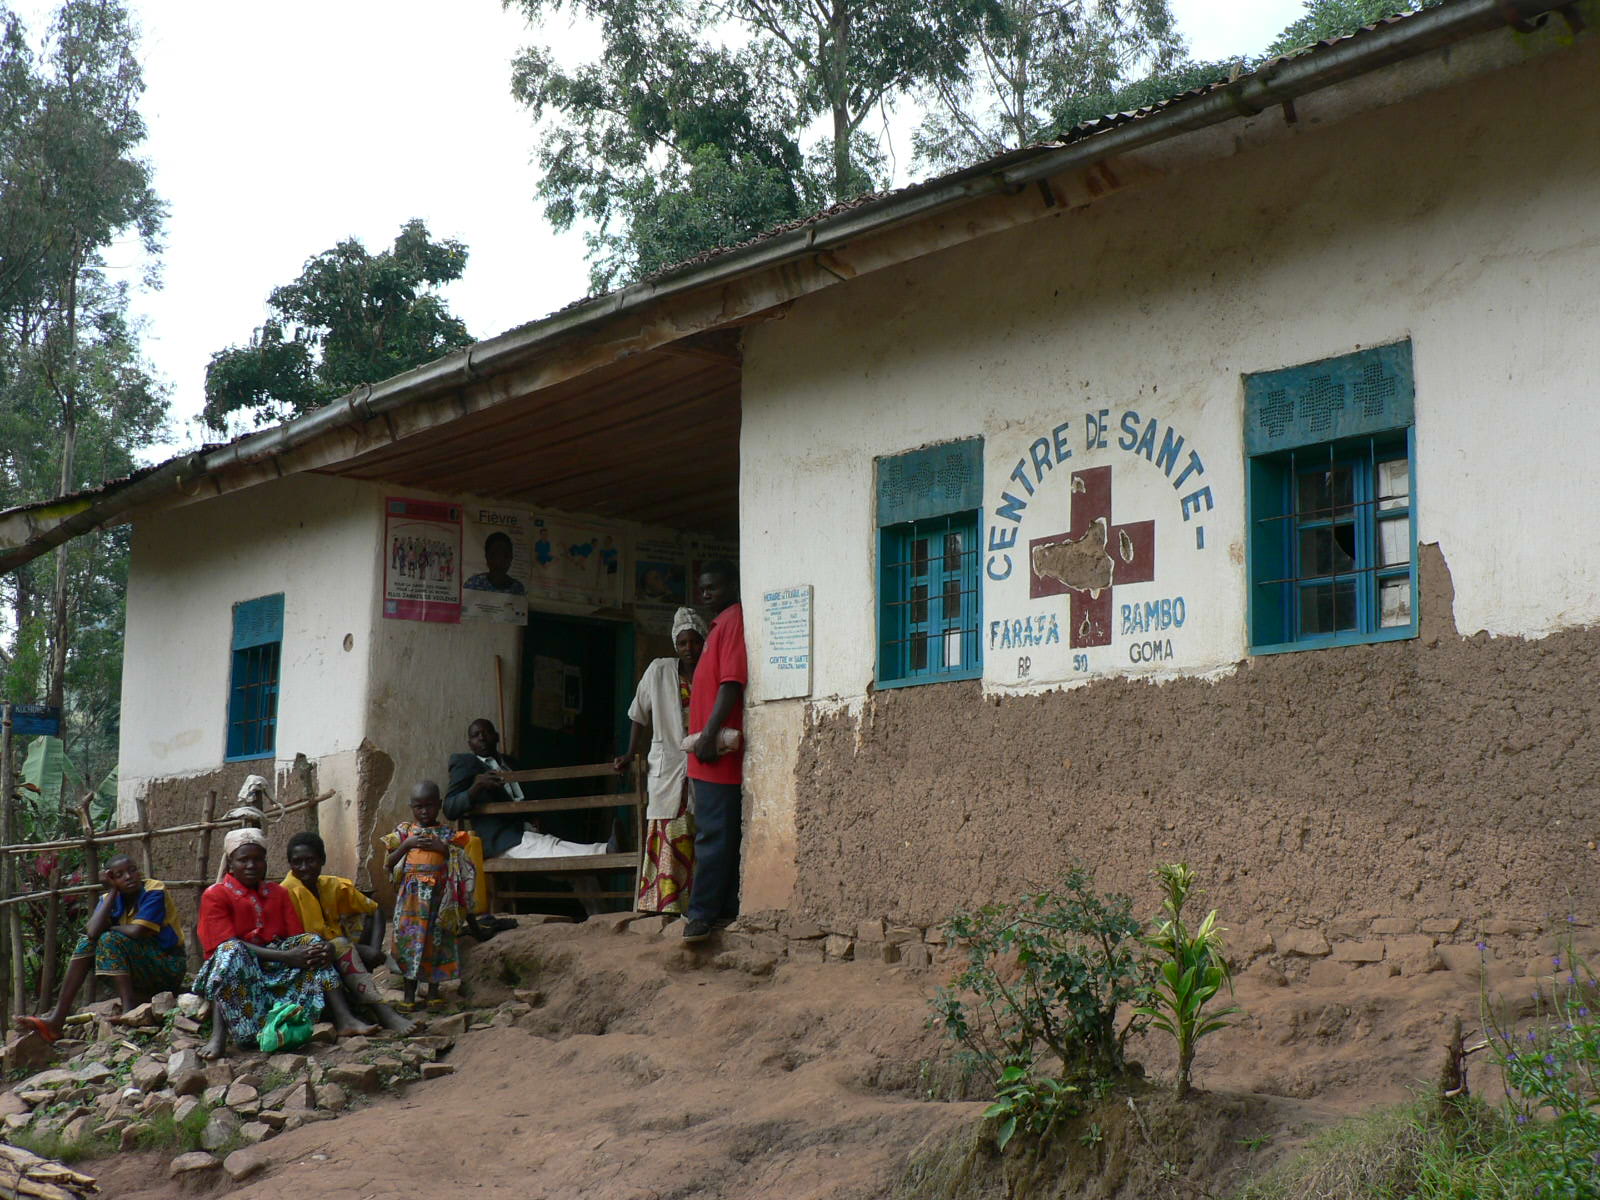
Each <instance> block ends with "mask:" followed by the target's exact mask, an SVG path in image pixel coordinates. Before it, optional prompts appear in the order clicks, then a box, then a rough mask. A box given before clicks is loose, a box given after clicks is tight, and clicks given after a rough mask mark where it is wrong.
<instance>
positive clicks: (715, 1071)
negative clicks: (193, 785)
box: [88, 922, 1475, 1200]
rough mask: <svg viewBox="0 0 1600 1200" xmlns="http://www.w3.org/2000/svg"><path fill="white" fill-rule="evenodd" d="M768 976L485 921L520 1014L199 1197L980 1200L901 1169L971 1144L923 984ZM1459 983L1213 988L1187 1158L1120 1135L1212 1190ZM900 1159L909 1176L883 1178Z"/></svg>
mask: <svg viewBox="0 0 1600 1200" xmlns="http://www.w3.org/2000/svg"><path fill="white" fill-rule="evenodd" d="M771 966H772V960H771V959H764V958H763V957H762V956H760V955H758V954H756V953H755V952H753V951H750V950H741V949H732V950H726V949H722V950H719V948H718V947H716V946H715V945H713V946H712V948H710V949H709V950H702V951H700V952H698V953H697V952H694V951H691V950H688V949H686V948H685V947H683V946H682V945H681V943H680V942H679V941H678V940H677V938H676V937H674V936H673V934H672V932H671V931H669V932H668V933H667V934H666V935H654V936H650V937H645V936H640V935H636V934H630V933H626V932H624V933H610V932H607V931H606V930H605V929H603V928H602V927H601V926H600V925H599V923H597V922H591V923H589V924H587V925H583V926H572V925H545V926H537V927H528V928H522V929H518V930H515V931H513V932H511V933H508V934H504V935H502V936H500V937H499V938H496V939H495V940H494V941H493V942H490V943H489V944H488V945H487V946H485V947H483V948H481V949H479V950H477V951H476V952H474V955H473V958H472V959H471V961H470V962H469V966H468V973H467V975H468V977H467V982H466V989H467V993H468V995H469V997H470V999H471V1000H472V1001H473V1002H474V1003H475V1004H480V1005H485V1006H492V1005H493V1004H495V1003H498V1002H499V1001H501V1000H505V999H510V998H511V990H512V989H513V988H520V989H537V990H539V991H540V992H541V993H542V999H541V1001H540V1003H539V1006H538V1007H537V1008H536V1009H535V1010H534V1011H533V1012H532V1013H530V1014H528V1015H526V1016H524V1017H523V1018H521V1020H520V1022H519V1023H518V1024H517V1025H515V1026H507V1027H500V1028H488V1029H483V1030H474V1031H471V1032H469V1033H467V1034H466V1035H465V1036H464V1037H463V1038H462V1039H461V1041H460V1043H459V1044H458V1046H457V1047H456V1049H455V1050H454V1051H453V1052H452V1054H451V1055H450V1058H449V1061H450V1062H451V1063H452V1064H454V1066H455V1067H456V1072H455V1074H453V1075H451V1076H448V1077H445V1078H443V1079H439V1080H435V1081H430V1082H424V1083H418V1084H413V1085H412V1086H411V1087H410V1088H409V1089H408V1090H407V1091H406V1092H405V1093H404V1094H403V1095H399V1096H394V1097H387V1098H384V1099H380V1100H379V1101H377V1102H376V1103H374V1104H372V1105H370V1106H368V1107H365V1108H362V1109H359V1110H357V1111H353V1112H350V1113H347V1114H346V1115H343V1116H341V1117H340V1118H339V1119H338V1120H335V1121H329V1122H324V1123H320V1124H314V1125H308V1126H305V1127H304V1128H301V1129H299V1130H296V1131H294V1132H291V1133H286V1134H283V1135H281V1136H279V1137H278V1138H275V1139H273V1140H272V1141H270V1142H267V1143H265V1146H264V1148H265V1149H266V1150H267V1151H268V1152H269V1154H270V1156H271V1158H272V1160H273V1166H272V1167H271V1168H270V1170H269V1172H268V1173H267V1174H265V1175H261V1176H258V1177H256V1178H255V1179H254V1180H251V1181H249V1182H248V1183H247V1184H245V1185H241V1186H239V1187H237V1188H235V1189H234V1190H232V1191H231V1192H229V1186H228V1185H227V1184H226V1183H225V1182H222V1181H219V1182H218V1183H217V1184H216V1185H215V1186H214V1187H213V1188H212V1189H211V1191H210V1194H222V1193H224V1192H229V1194H230V1195H235V1196H238V1197H240V1198H241V1200H243V1198H246V1197H248V1198H252V1200H254V1198H257V1197H261V1198H266V1197H272V1200H278V1198H279V1197H281V1196H283V1195H285V1194H290V1195H306V1196H317V1197H321V1198H325V1200H346V1198H349V1200H358V1198H359V1200H389V1198H394V1200H400V1198H409V1197H414V1196H417V1195H420V1194H423V1192H424V1190H425V1189H428V1190H431V1189H433V1188H437V1187H441V1186H442V1187H445V1188H448V1189H449V1190H450V1191H459V1192H460V1193H462V1194H463V1195H466V1196H472V1197H484V1198H485V1200H491V1198H496V1197H505V1198H507V1200H511V1198H513V1197H515V1198H516V1200H538V1198H550V1200H555V1198H567V1197H596V1198H604V1200H677V1198H685V1200H687V1198H689V1197H707V1198H718V1200H740V1198H752V1200H753V1198H755V1197H774V1196H777V1197H784V1198H785V1200H805V1198H808V1197H816V1198H818V1200H821V1198H824V1197H827V1198H830V1200H850V1198H861V1200H866V1198H868V1197H888V1196H894V1195H897V1194H898V1195H902V1196H912V1195H929V1196H931V1195H936V1194H938V1195H956V1194H960V1195H963V1196H965V1195H974V1196H976V1195H988V1194H990V1193H989V1192H988V1191H985V1190H984V1189H983V1188H981V1187H978V1188H977V1189H976V1190H973V1189H972V1188H968V1189H967V1190H963V1191H959V1192H957V1191H943V1192H941V1191H938V1190H937V1189H935V1188H934V1187H933V1185H931V1184H928V1185H927V1186H926V1188H924V1186H923V1184H922V1183H918V1182H917V1180H918V1179H921V1178H922V1175H925V1174H926V1173H927V1172H926V1171H925V1170H924V1168H926V1167H927V1165H928V1163H930V1162H932V1161H934V1160H936V1159H938V1158H939V1156H940V1155H941V1154H943V1155H944V1156H945V1157H946V1158H948V1157H949V1156H950V1153H951V1147H955V1148H956V1149H955V1153H956V1154H957V1157H959V1156H961V1155H963V1154H964V1155H965V1156H966V1157H967V1159H968V1160H969V1162H970V1161H974V1155H975V1154H976V1157H978V1158H981V1157H983V1154H982V1153H981V1152H982V1149H983V1148H982V1146H981V1145H979V1146H978V1150H977V1151H974V1150H973V1146H974V1140H973V1136H972V1130H973V1129H974V1128H975V1126H976V1124H977V1117H978V1115H979V1114H980V1113H981V1111H982V1109H983V1107H984V1105H983V1104H982V1103H980V1102H976V1101H966V1102H943V1101H939V1100H934V1099H929V1098H928V1096H929V1093H930V1092H936V1091H937V1090H938V1089H939V1088H941V1087H944V1088H948V1086H949V1084H950V1081H951V1080H952V1078H954V1076H953V1075H952V1074H951V1072H950V1069H949V1065H948V1062H947V1061H945V1060H947V1057H948V1056H947V1050H946V1047H945V1046H944V1045H943V1044H942V1042H941V1039H940V1037H939V1036H938V1035H937V1034H935V1033H933V1032H930V1031H929V1030H928V1029H927V1028H926V1026H925V1019H926V1016H927V1012H928V1008H927V997H928V995H929V993H930V992H931V990H932V988H933V987H934V986H936V984H937V982H938V979H937V973H934V974H928V973H913V972H908V971H906V970H904V969H903V968H900V967H891V966H883V965H876V966H872V965H858V964H831V965H816V966H812V965H802V964H793V963H784V964H782V965H780V966H778V968H777V970H776V971H775V972H772V971H771ZM1474 996H1475V993H1473V992H1472V991H1471V989H1470V988H1469V987H1468V986H1466V984H1465V982H1464V980H1463V977H1462V976H1460V975H1458V974H1455V973H1452V972H1437V973H1434V974H1431V975H1425V976H1421V977H1418V978H1415V979H1400V978H1395V979H1384V980H1379V981H1374V982H1373V983H1372V984H1370V985H1363V986H1361V987H1358V988H1340V989H1317V988H1310V987H1296V988H1284V987H1274V986H1272V984H1271V983H1270V982H1263V981H1260V980H1257V979H1254V978H1250V977H1246V978H1244V979H1242V980H1241V981H1240V990H1239V996H1238V999H1239V1001H1240V1002H1241V1003H1243V1004H1244V1005H1245V1006H1246V1007H1247V1008H1248V1010H1249V1017H1248V1019H1247V1020H1246V1022H1245V1023H1244V1024H1243V1025H1242V1026H1241V1027H1240V1028H1239V1029H1237V1030H1234V1031H1230V1032H1229V1033H1228V1034H1226V1035H1224V1036H1223V1037H1221V1038H1218V1039H1215V1040H1214V1041H1213V1042H1212V1043H1211V1044H1209V1045H1208V1046H1207V1047H1206V1048H1205V1049H1204V1051H1203V1052H1202V1054H1201V1056H1200V1062H1199V1074H1198V1082H1199V1084H1200V1085H1201V1086H1202V1087H1204V1088H1206V1089H1209V1091H1210V1093H1211V1094H1210V1095H1202V1096H1200V1097H1198V1098H1197V1099H1196V1100H1195V1101H1194V1102H1192V1103H1193V1105H1194V1106H1196V1111H1197V1112H1198V1114H1199V1115H1198V1116H1197V1117H1195V1118H1194V1129H1193V1132H1192V1133H1190V1134H1186V1135H1185V1136H1186V1137H1188V1138H1189V1139H1190V1143H1191V1147H1192V1148H1191V1150H1190V1152H1189V1154H1188V1159H1187V1160H1186V1161H1177V1162H1174V1161H1172V1159H1173V1158H1175V1157H1177V1158H1181V1157H1182V1155H1183V1152H1182V1151H1178V1150H1175V1149H1173V1147H1172V1145H1171V1144H1170V1143H1169V1141H1168V1140H1166V1139H1164V1135H1163V1132H1162V1129H1160V1128H1157V1129H1155V1130H1150V1129H1149V1128H1148V1126H1149V1123H1150V1121H1156V1122H1157V1123H1158V1124H1159V1123H1161V1122H1163V1121H1170V1118H1163V1117H1161V1116H1160V1111H1161V1110H1160V1107H1159V1104H1156V1106H1155V1107H1152V1106H1151V1105H1150V1104H1148V1103H1145V1102H1143V1101H1141V1105H1142V1107H1138V1106H1135V1113H1136V1115H1135V1116H1134V1117H1132V1118H1130V1119H1129V1121H1128V1122H1127V1125H1128V1132H1127V1137H1128V1138H1131V1139H1133V1140H1134V1141H1140V1140H1142V1141H1145V1142H1148V1143H1149V1144H1150V1146H1151V1148H1152V1152H1153V1153H1157V1157H1160V1158H1161V1159H1162V1163H1163V1165H1162V1170H1163V1171H1166V1172H1168V1173H1169V1174H1170V1175H1171V1181H1170V1183H1171V1187H1172V1188H1173V1190H1171V1191H1170V1194H1171V1195H1173V1196H1180V1195H1194V1194H1199V1193H1198V1192H1196V1191H1195V1190H1194V1189H1196V1187H1201V1188H1205V1189H1207V1190H1209V1191H1211V1192H1212V1193H1213V1194H1222V1192H1221V1189H1223V1188H1225V1187H1226V1186H1227V1185H1229V1184H1231V1183H1233V1182H1236V1181H1237V1180H1238V1179H1239V1178H1241V1174H1242V1172H1244V1171H1246V1170H1254V1169H1259V1168H1264V1167H1265V1166H1267V1165H1270V1163H1271V1162H1272V1161H1274V1160H1275V1159H1276V1158H1277V1157H1278V1156H1279V1155H1281V1154H1282V1153H1284V1152H1286V1151H1287V1150H1288V1149H1290V1148H1291V1147H1293V1146H1294V1145H1296V1144H1297V1143H1298V1142H1299V1141H1300V1140H1301V1138H1302V1137H1303V1135H1304V1134H1305V1133H1306V1132H1307V1131H1308V1130H1310V1129H1313V1128H1315V1127H1317V1126H1319V1125H1321V1124H1323V1123H1325V1122H1327V1121H1329V1120H1333V1119H1337V1118H1338V1117H1340V1116H1342V1115H1345V1114H1347V1113H1351V1112H1355V1111H1359V1110H1361V1109H1365V1108H1368V1107H1370V1106H1372V1105H1374V1104H1380V1103H1384V1102H1387V1101H1393V1100H1399V1099H1403V1098H1404V1097H1405V1096H1406V1095H1407V1092H1408V1089H1409V1088H1411V1087H1412V1086H1414V1085H1415V1084H1416V1083H1417V1082H1418V1081H1419V1080H1423V1079H1427V1078H1431V1077H1432V1076H1433V1075H1434V1074H1435V1073H1436V1071H1437V1067H1438V1061H1439V1057H1438V1056H1439V1049H1438V1048H1439V1046H1440V1044H1441V1043H1442V1040H1443V1036H1444V1030H1445V1028H1446V1022H1447V1020H1448V1016H1449V1014H1450V1013H1453V1012H1457V1011H1459V1012H1466V1013H1470V1012H1473V1011H1475V999H1474ZM1163 1051H1164V1047H1162V1046H1161V1045H1160V1044H1159V1043H1153V1044H1151V1045H1149V1046H1144V1047H1140V1048H1138V1049H1137V1050H1136V1054H1135V1056H1136V1057H1137V1058H1140V1059H1142V1060H1143V1061H1144V1062H1145V1063H1147V1064H1148V1066H1149V1069H1150V1072H1151V1075H1152V1077H1153V1078H1154V1079H1156V1080H1159V1079H1160V1078H1161V1077H1162V1074H1163V1072H1164V1070H1165V1069H1166V1067H1167V1065H1168V1064H1167V1063H1166V1062H1164V1061H1163ZM1151 1096H1152V1099H1153V1100H1159V1099H1160V1097H1159V1096H1157V1095H1156V1093H1155V1092H1154V1091H1153V1090H1152V1092H1151ZM1146 1113H1149V1114H1150V1116H1149V1117H1148V1119H1147V1117H1146V1116H1145V1115H1144V1114H1146ZM978 1141H979V1142H980V1143H981V1141H982V1139H978ZM1156 1143H1162V1145H1161V1146H1160V1148H1159V1152H1157V1148H1156ZM962 1147H965V1148H966V1149H964V1150H963V1149H962ZM990 1157H992V1152H991V1154H990ZM913 1161H915V1162H916V1163H918V1164H919V1167H918V1171H913V1174H912V1182H911V1183H909V1184H907V1185H906V1187H905V1188H902V1187H901V1185H902V1182H903V1181H904V1179H905V1176H906V1169H907V1164H908V1163H911V1162H913ZM164 1167H165V1162H164V1160H163V1159H160V1158H156V1157H153V1156H152V1157H148V1158H146V1157H143V1156H141V1157H125V1158H122V1159H119V1160H113V1161H110V1162H101V1163H97V1164H93V1165H92V1166H91V1167H89V1168H88V1169H89V1170H90V1171H91V1172H93V1173H95V1174H97V1175H98V1176H99V1178H100V1180H101V1184H102V1188H103V1189H104V1194H106V1195H107V1196H110V1197H120V1198H125V1200H158V1198H162V1200H164V1198H166V1197H169V1196H171V1195H172V1194H173V1192H174V1187H173V1184H172V1183H171V1182H170V1181H169V1180H168V1179H167V1178H166V1173H165V1169H164ZM919 1171H920V1172H921V1174H919V1173H918V1172H919ZM1130 1188H1131V1184H1130ZM191 1194H202V1193H191ZM1074 1194H1078V1193H1074ZM1081 1194H1082V1195H1085V1196H1087V1195H1108V1196H1109V1195H1113V1194H1115V1195H1119V1196H1122V1197H1125V1198H1126V1200H1132V1197H1133V1196H1135V1195H1141V1196H1154V1195H1155V1194H1156V1193H1154V1192H1150V1191H1144V1192H1142V1193H1141V1192H1139V1191H1136V1190H1124V1189H1121V1188H1119V1189H1117V1190H1116V1191H1115V1192H1111V1191H1106V1192H1101V1191H1098V1190H1091V1189H1088V1188H1085V1190H1084V1191H1083V1192H1082V1193H1081ZM1161 1194H1162V1195H1166V1194H1169V1193H1168V1192H1167V1191H1166V1190H1165V1189H1163V1191H1162V1192H1161Z"/></svg>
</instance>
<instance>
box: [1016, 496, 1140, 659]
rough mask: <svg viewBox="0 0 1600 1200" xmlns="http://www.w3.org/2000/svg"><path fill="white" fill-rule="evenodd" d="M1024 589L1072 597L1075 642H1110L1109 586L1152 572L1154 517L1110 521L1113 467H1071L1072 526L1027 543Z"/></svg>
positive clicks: (1072, 638) (1035, 593)
mask: <svg viewBox="0 0 1600 1200" xmlns="http://www.w3.org/2000/svg"><path fill="white" fill-rule="evenodd" d="M1028 571H1029V579H1028V583H1029V586H1028V595H1029V596H1031V597H1033V598H1034V599H1038V598H1040V597H1041V596H1068V597H1070V599H1071V603H1070V616H1069V623H1070V625H1071V630H1070V632H1069V635H1068V642H1069V644H1070V645H1071V646H1072V647H1073V648H1075V649H1076V648H1080V647H1084V646H1109V645H1110V644H1111V633H1112V614H1113V612H1114V606H1113V605H1112V602H1111V596H1112V589H1114V588H1115V587H1116V586H1117V585H1118V584H1123V583H1149V582H1150V581H1151V580H1152V579H1154V578H1155V577H1156V523H1155V522H1154V521H1133V522H1130V523H1129V524H1126V525H1113V524H1112V523H1111V468H1110V467H1091V468H1090V469H1088V470H1086V471H1074V472H1072V527H1071V528H1070V529H1068V530H1067V531H1066V532H1065V533H1057V534H1054V535H1051V536H1049V537H1042V538H1034V539H1033V540H1031V541H1030V542H1029V543H1028Z"/></svg>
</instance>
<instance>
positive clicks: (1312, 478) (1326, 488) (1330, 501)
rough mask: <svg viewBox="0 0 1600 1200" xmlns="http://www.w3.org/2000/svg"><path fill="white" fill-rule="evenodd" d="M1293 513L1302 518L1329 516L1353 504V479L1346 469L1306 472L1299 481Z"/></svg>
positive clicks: (1337, 468)
mask: <svg viewBox="0 0 1600 1200" xmlns="http://www.w3.org/2000/svg"><path fill="white" fill-rule="evenodd" d="M1297 499H1298V502H1297V503H1296V505H1295V512H1297V513H1298V514H1299V515H1300V516H1302V517H1326V516H1331V515H1332V514H1333V511H1334V510H1335V509H1339V508H1349V507H1350V505H1351V504H1353V503H1354V502H1355V484H1354V477H1353V475H1352V473H1351V471H1350V469H1349V468H1348V467H1333V468H1330V469H1329V470H1326V471H1307V472H1305V473H1304V474H1302V475H1301V476H1300V479H1299V496H1298V498H1297Z"/></svg>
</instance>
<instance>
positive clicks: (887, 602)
mask: <svg viewBox="0 0 1600 1200" xmlns="http://www.w3.org/2000/svg"><path fill="white" fill-rule="evenodd" d="M982 492H983V442H982V440H981V439H977V438H974V439H970V440H968V441H961V442H948V443H945V444H943V445H939V446H932V447H929V448H927V449H925V450H916V451H912V452H911V453H909V454H901V455H895V456H893V457H890V458H883V459H879V460H878V676H877V678H878V685H879V686H880V687H903V686H906V685H908V684H916V683H935V682H940V681H946V680H953V679H976V678H978V677H979V676H980V675H982V673H983V652H982V646H981V643H980V642H979V639H978V631H979V629H980V628H982V617H983V614H982V611H981V609H982V594H981V592H980V588H979V577H978V570H979V561H980V549H981V546H980V543H979V540H978V530H979V527H980V525H981V524H982V522H981V520H980V517H981V510H980V504H981V497H982Z"/></svg>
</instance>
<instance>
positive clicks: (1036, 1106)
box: [983, 1065, 1079, 1150]
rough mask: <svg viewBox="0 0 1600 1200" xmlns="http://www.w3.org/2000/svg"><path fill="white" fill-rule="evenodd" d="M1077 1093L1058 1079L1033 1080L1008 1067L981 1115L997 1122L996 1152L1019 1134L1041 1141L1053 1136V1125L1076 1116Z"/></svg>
mask: <svg viewBox="0 0 1600 1200" xmlns="http://www.w3.org/2000/svg"><path fill="white" fill-rule="evenodd" d="M1077 1092H1078V1089H1077V1088H1076V1087H1074V1086H1073V1085H1072V1084H1070V1083H1066V1082H1064V1081H1062V1080H1060V1079H1050V1078H1048V1077H1042V1078H1041V1077H1037V1076H1035V1075H1033V1074H1032V1073H1031V1072H1030V1071H1029V1070H1028V1068H1027V1067H1024V1066H1020V1065H1017V1066H1010V1067H1007V1068H1006V1069H1005V1071H1004V1072H1003V1073H1002V1074H1001V1076H1000V1082H999V1084H998V1086H996V1088H995V1097H996V1099H995V1102H994V1103H993V1104H991V1105H990V1106H989V1107H988V1108H987V1109H985V1110H984V1113H983V1115H984V1116H985V1117H986V1118H988V1119H989V1120H992V1121H998V1122H999V1125H998V1126H997V1127H996V1129H995V1141H996V1142H997V1143H998V1144H999V1146H1000V1149H1002V1150H1004V1149H1005V1148H1006V1144H1007V1143H1008V1142H1010V1141H1011V1139H1012V1137H1013V1136H1014V1135H1015V1134H1016V1133H1017V1132H1018V1131H1019V1130H1021V1131H1022V1132H1023V1133H1027V1134H1031V1135H1032V1136H1034V1137H1036V1138H1038V1139H1039V1140H1040V1141H1044V1140H1045V1139H1047V1138H1049V1136H1050V1135H1051V1134H1052V1133H1054V1132H1055V1127H1056V1122H1058V1121H1060V1120H1061V1119H1062V1118H1064V1117H1072V1116H1076V1115H1077V1114H1078V1111H1079V1110H1078V1105H1077V1100H1076V1096H1077Z"/></svg>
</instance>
